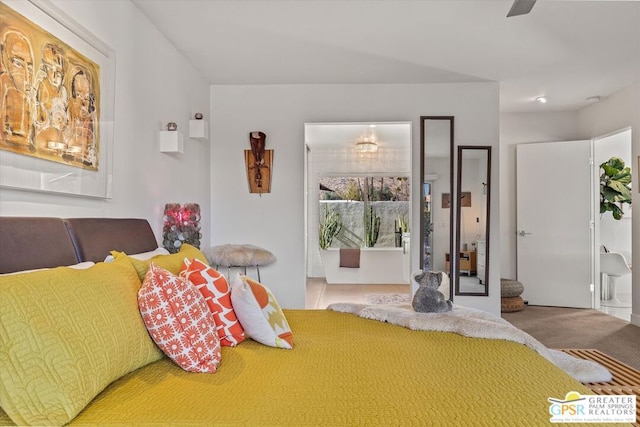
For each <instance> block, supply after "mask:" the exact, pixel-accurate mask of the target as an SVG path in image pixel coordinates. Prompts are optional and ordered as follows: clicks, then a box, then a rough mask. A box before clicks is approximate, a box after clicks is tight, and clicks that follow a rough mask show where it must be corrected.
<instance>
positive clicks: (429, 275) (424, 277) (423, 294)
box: [411, 271, 453, 313]
mask: <svg viewBox="0 0 640 427" xmlns="http://www.w3.org/2000/svg"><path fill="white" fill-rule="evenodd" d="M442 274H443V273H442V272H441V271H439V272H435V271H423V272H421V273H417V274H415V275H414V276H413V280H414V281H415V282H416V283H417V284H418V285H419V287H418V290H417V291H416V293H415V295H414V296H413V301H412V302H411V306H412V307H413V309H414V310H415V311H418V312H421V313H444V312H446V311H451V309H452V308H453V304H451V301H449V300H447V298H446V297H445V296H444V294H443V293H442V292H440V291H439V290H438V288H439V287H440V284H441V283H442Z"/></svg>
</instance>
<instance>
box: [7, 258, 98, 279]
mask: <svg viewBox="0 0 640 427" xmlns="http://www.w3.org/2000/svg"><path fill="white" fill-rule="evenodd" d="M94 265H96V263H95V262H93V261H84V262H79V263H77V264H73V265H65V266H64V267H66V268H74V269H76V270H84V269H87V268H89V267H93V266H94ZM43 270H51V268H34V269H33V270H22V271H14V272H12V273H2V274H0V276H9V275H13V274H24V273H33V272H34V271H43Z"/></svg>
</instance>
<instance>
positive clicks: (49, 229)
mask: <svg viewBox="0 0 640 427" xmlns="http://www.w3.org/2000/svg"><path fill="white" fill-rule="evenodd" d="M157 247H158V243H157V241H156V238H155V236H154V234H153V231H152V230H151V226H150V225H149V223H148V222H147V220H145V219H134V218H68V219H64V218H45V217H0V274H1V273H10V272H14V271H21V270H31V269H35V268H50V267H57V266H60V265H72V264H76V263H78V262H83V261H94V262H99V261H104V259H105V258H106V256H107V255H109V252H110V251H111V250H117V251H123V252H126V253H128V254H135V253H140V252H148V251H152V250H154V249H156V248H157Z"/></svg>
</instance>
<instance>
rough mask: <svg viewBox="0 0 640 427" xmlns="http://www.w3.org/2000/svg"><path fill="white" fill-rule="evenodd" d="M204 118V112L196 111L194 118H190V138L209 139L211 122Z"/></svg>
mask: <svg viewBox="0 0 640 427" xmlns="http://www.w3.org/2000/svg"><path fill="white" fill-rule="evenodd" d="M203 118H204V116H203V115H202V113H196V114H194V116H193V120H189V138H191V139H207V138H208V137H209V124H208V123H207V122H206V121H204V120H203Z"/></svg>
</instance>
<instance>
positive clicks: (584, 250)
mask: <svg viewBox="0 0 640 427" xmlns="http://www.w3.org/2000/svg"><path fill="white" fill-rule="evenodd" d="M611 157H620V158H621V159H622V160H623V161H624V163H625V166H628V167H630V168H631V169H632V171H631V172H632V174H633V173H634V172H633V164H632V161H631V130H630V129H625V130H622V131H619V132H616V133H614V134H611V135H606V136H603V137H600V138H596V139H593V140H591V141H588V140H587V141H562V142H550V143H533V144H521V145H519V146H518V147H517V179H516V181H517V233H518V236H517V242H518V244H517V272H518V279H519V280H520V281H521V282H523V284H524V285H525V293H524V295H523V297H524V298H525V299H527V300H528V302H529V304H531V305H547V306H564V307H582V308H596V309H599V310H601V311H604V312H605V313H607V314H611V315H614V316H616V317H620V318H621V319H623V320H625V321H629V320H630V315H631V308H630V306H631V304H630V302H631V274H630V272H629V274H625V275H623V276H621V277H614V281H615V288H616V289H615V295H614V296H613V297H611V296H604V295H603V292H604V293H605V294H606V293H607V290H608V289H610V287H609V286H608V285H609V283H610V280H611V276H609V277H607V275H606V274H604V275H603V274H601V273H603V271H601V263H600V258H601V255H600V252H601V247H602V251H603V252H604V251H605V248H606V250H607V251H609V252H611V251H614V252H621V253H622V254H623V255H624V257H625V259H626V260H630V259H631V236H632V233H631V219H630V218H631V208H630V206H624V207H623V209H624V212H625V214H624V215H623V218H622V219H620V220H615V219H613V218H612V215H611V212H605V213H604V214H602V215H601V214H600V179H599V177H600V174H601V172H602V170H601V169H600V165H601V164H602V163H603V162H606V161H607V160H608V159H610V158H611ZM589 164H591V165H592V166H591V167H587V166H586V165H589ZM560 224H564V225H560ZM589 224H592V225H589ZM563 245H565V246H563ZM542 265H544V266H545V268H544V269H542V268H540V266H542ZM603 296H604V297H605V299H604V303H603Z"/></svg>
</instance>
